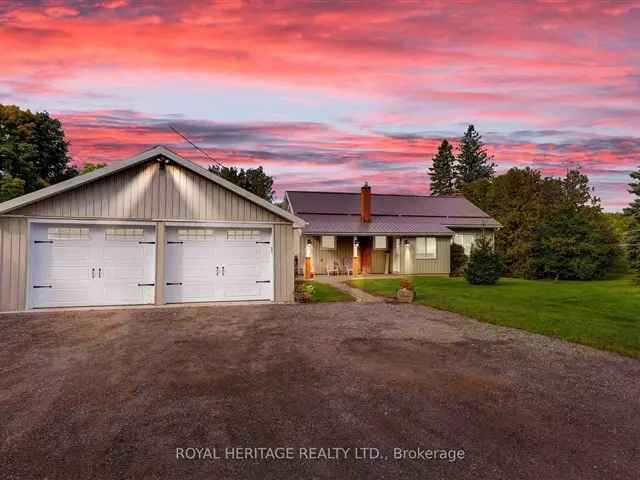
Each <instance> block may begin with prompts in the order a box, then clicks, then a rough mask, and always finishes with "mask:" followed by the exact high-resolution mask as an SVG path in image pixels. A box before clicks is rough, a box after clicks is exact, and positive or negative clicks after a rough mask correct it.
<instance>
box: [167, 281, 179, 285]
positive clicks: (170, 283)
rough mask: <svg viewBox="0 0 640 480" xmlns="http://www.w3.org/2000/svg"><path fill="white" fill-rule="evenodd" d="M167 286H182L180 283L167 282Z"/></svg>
mask: <svg viewBox="0 0 640 480" xmlns="http://www.w3.org/2000/svg"><path fill="white" fill-rule="evenodd" d="M167 285H182V282H167Z"/></svg>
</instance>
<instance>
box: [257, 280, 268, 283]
mask: <svg viewBox="0 0 640 480" xmlns="http://www.w3.org/2000/svg"><path fill="white" fill-rule="evenodd" d="M256 283H271V280H256Z"/></svg>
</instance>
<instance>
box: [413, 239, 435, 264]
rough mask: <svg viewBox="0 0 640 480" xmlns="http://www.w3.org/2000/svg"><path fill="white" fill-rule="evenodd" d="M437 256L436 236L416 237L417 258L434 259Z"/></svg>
mask: <svg viewBox="0 0 640 480" xmlns="http://www.w3.org/2000/svg"><path fill="white" fill-rule="evenodd" d="M436 256H437V248H436V238H435V237H418V238H416V260H425V259H434V258H436Z"/></svg>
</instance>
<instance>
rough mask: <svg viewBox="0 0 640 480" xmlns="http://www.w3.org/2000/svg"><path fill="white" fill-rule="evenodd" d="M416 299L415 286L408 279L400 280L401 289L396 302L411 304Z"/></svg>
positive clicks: (397, 293)
mask: <svg viewBox="0 0 640 480" xmlns="http://www.w3.org/2000/svg"><path fill="white" fill-rule="evenodd" d="M415 297H416V291H415V290H414V289H413V284H412V283H411V280H409V279H408V278H403V279H402V280H400V288H399V289H398V291H397V292H396V300H397V301H398V302H400V303H411V302H413V299H414V298H415Z"/></svg>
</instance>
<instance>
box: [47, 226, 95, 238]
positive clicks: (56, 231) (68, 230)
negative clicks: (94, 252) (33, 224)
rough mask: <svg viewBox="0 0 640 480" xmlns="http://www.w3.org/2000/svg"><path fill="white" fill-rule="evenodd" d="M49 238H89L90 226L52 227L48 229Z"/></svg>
mask: <svg viewBox="0 0 640 480" xmlns="http://www.w3.org/2000/svg"><path fill="white" fill-rule="evenodd" d="M47 238H48V239H49V240H89V229H88V228H75V227H51V228H49V229H47Z"/></svg>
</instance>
